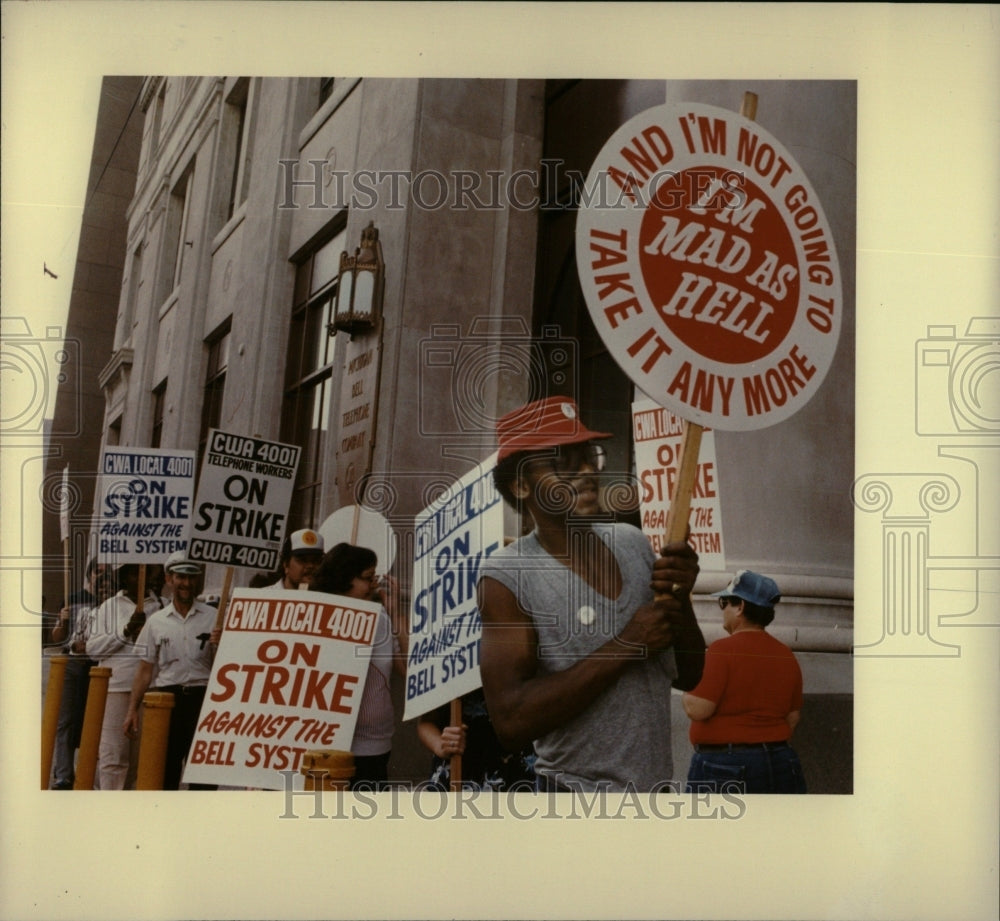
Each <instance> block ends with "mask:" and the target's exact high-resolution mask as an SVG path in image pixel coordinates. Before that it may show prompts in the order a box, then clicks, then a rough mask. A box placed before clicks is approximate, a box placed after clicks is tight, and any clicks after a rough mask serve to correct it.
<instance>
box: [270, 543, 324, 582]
mask: <svg viewBox="0 0 1000 921" xmlns="http://www.w3.org/2000/svg"><path fill="white" fill-rule="evenodd" d="M280 558H281V568H282V570H283V575H282V577H281V578H280V579H278V581H277V582H275V583H274V585H272V586H270V587H271V588H289V589H298V588H301V587H302V585H303V584H305V585H312V580H313V578H314V577H315V575H316V570H317V569H319V564H320V563H322V562H323V535H322V534H320V533H319V532H318V531H314V530H313V529H312V528H303V529H302V530H300V531H293V532H292V533H291V534H289V535H288V537H286V538H285V540H284V541H283V542H282V544H281V553H280Z"/></svg>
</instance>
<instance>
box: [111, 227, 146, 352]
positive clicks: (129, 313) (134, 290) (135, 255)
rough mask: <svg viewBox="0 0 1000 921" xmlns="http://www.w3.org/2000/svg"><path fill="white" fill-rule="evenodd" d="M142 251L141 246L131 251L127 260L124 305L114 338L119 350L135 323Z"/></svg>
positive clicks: (127, 339)
mask: <svg viewBox="0 0 1000 921" xmlns="http://www.w3.org/2000/svg"><path fill="white" fill-rule="evenodd" d="M142 249H143V244H142V243H141V242H140V243H139V245H138V246H137V247H136V248H135V249H134V250H133V252H132V258H131V259H130V260H129V270H128V282H127V284H128V288H127V290H126V292H125V303H124V305H123V307H122V316H121V320H120V321H119V326H118V334H117V336H115V347H116V348H121V346H123V345H124V344H125V343H126V342H128V341H129V339H130V338H131V337H132V324H133V323H134V322H135V305H136V302H137V301H138V300H139V287H140V286H141V284H142Z"/></svg>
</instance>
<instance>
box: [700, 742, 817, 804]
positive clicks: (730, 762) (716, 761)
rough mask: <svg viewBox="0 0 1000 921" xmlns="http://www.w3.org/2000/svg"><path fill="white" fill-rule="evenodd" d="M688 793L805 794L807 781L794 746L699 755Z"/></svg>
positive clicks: (765, 746) (731, 749) (708, 752)
mask: <svg viewBox="0 0 1000 921" xmlns="http://www.w3.org/2000/svg"><path fill="white" fill-rule="evenodd" d="M685 792H687V793H805V792H806V778H805V774H803V772H802V765H801V763H800V762H799V756H798V755H797V754H795V749H794V748H792V747H791V746H790V745H773V744H767V745H761V746H760V747H759V748H739V747H736V746H733V747H732V748H730V749H729V750H715V751H696V752H695V753H694V756H693V757H692V758H691V767H690V768H689V769H688V777H687V786H686V787H685Z"/></svg>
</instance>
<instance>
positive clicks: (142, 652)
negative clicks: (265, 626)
mask: <svg viewBox="0 0 1000 921" xmlns="http://www.w3.org/2000/svg"><path fill="white" fill-rule="evenodd" d="M163 568H164V571H165V573H166V579H167V583H168V584H169V586H170V587H171V588H172V590H173V600H172V601H171V602H170V604H168V605H167V606H166V607H165V608H163V609H162V610H160V611H156V612H155V613H154V614H151V615H150V617H149V618H148V619H147V620H146V623H145V626H143V628H142V631H141V632H140V633H139V637H138V639H137V640H136V650H137V652H138V653H139V666H138V668H137V669H136V674H135V679H134V681H133V682H132V693H131V697H130V698H129V705H128V713H127V715H126V717H125V723H124V726H123V730H124V732H125V734H126V735H133V734H134V733H136V732H138V730H139V705H140V703H142V698H143V695H144V694H145V693H146V691H147V690H149V689H150V685H151V684H153V679H154V675H155V679H156V683H155V685H154V686H153V688H152V690H154V691H169V692H171V693H172V694H173V695H174V708H173V711H172V712H171V716H170V735H169V737H168V740H167V758H166V768H165V771H164V777H163V789H164V790H177V789H178V788H179V787H180V781H181V769H182V767H183V763H184V759H185V758H186V757H187V753H188V749H189V748H190V747H191V740H192V739H193V738H194V731H195V727H196V726H197V724H198V715H199V713H200V712H201V704H202V701H203V700H204V697H205V689H206V687H207V685H208V679H209V676H210V674H211V671H212V659H213V658H214V656H215V649H216V646H217V645H218V641H219V635H220V631H219V630H218V629H217V628H216V626H215V621H216V615H217V612H216V610H215V608H213V607H211V606H210V605H208V604H205V603H204V602H202V601H198V599H197V596H198V592H199V591H200V588H201V581H202V576H203V575H204V567H203V566H202V564H201V563H199V562H196V561H194V560H189V559H188V557H187V552H186V551H184V550H178V551H177V552H176V553H173V554H171V556H170V557H169V558H168V559H167V562H166V564H165V565H164V567H163ZM190 789H192V790H195V789H199V790H214V789H216V787H215V786H214V785H207V784H191V785H190Z"/></svg>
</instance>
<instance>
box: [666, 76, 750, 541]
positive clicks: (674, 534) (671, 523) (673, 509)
mask: <svg viewBox="0 0 1000 921" xmlns="http://www.w3.org/2000/svg"><path fill="white" fill-rule="evenodd" d="M740 115H742V116H743V117H744V118H749V119H751V120H753V119H755V118H756V117H757V94H756V93H744V94H743V104H742V105H741V106H740ZM704 430H705V429H704V427H703V426H701V425H699V424H698V423H697V422H690V421H688V420H687V419H685V420H684V435H683V437H682V438H681V457H680V465H679V467H678V470H677V482H676V484H675V485H674V494H673V495H672V496H671V497H670V510H669V511H668V512H667V525H666V532H667V533H666V543H668V544H669V543H671V542H673V541H678V540H684V538H685V537H686V536H687V527H688V517H689V516H690V514H691V496H692V494H693V493H694V483H695V479H696V477H697V475H698V452H699V451H700V450H701V436H702V432H704Z"/></svg>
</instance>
